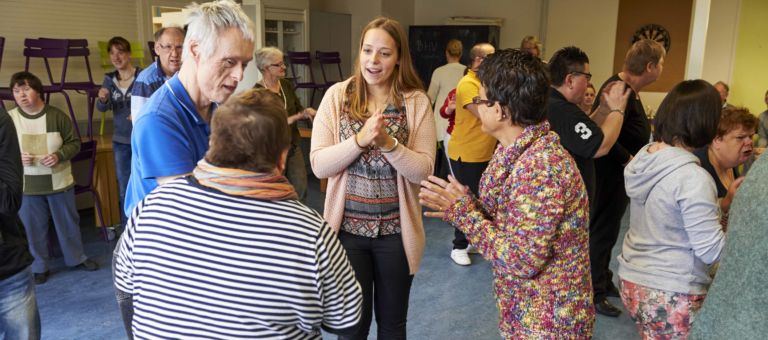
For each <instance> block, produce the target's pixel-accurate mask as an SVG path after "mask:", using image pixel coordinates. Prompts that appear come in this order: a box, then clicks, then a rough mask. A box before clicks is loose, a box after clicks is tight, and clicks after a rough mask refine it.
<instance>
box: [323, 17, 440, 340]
mask: <svg viewBox="0 0 768 340" xmlns="http://www.w3.org/2000/svg"><path fill="white" fill-rule="evenodd" d="M361 37H362V38H361V40H360V54H359V55H358V62H357V64H356V65H355V72H354V75H353V76H352V77H351V78H350V79H347V80H346V81H343V82H339V83H336V84H335V85H333V86H332V87H331V88H330V89H328V92H327V93H326V94H325V97H324V98H323V101H322V103H320V107H319V108H318V110H317V116H316V118H315V123H314V126H313V128H312V148H311V151H310V162H311V164H312V170H313V171H314V173H315V175H317V177H318V178H328V191H327V193H326V197H325V211H324V213H323V216H324V217H325V219H326V220H327V221H328V223H330V225H331V226H332V227H333V228H334V229H335V230H336V231H337V232H338V233H339V239H340V240H341V243H342V245H343V246H344V248H345V250H346V251H347V256H348V258H349V261H350V262H351V263H352V267H353V268H354V270H355V275H356V277H357V280H358V281H359V282H360V286H361V287H362V290H363V315H362V318H361V320H360V326H359V329H358V332H357V333H356V334H355V335H354V336H351V337H348V338H344V339H367V337H368V331H369V329H370V324H371V316H372V312H373V311H374V310H375V312H376V324H377V329H378V338H379V339H405V329H406V327H405V325H406V319H407V314H408V296H409V294H410V289H411V282H412V280H413V275H414V274H415V273H416V271H417V270H418V268H419V261H420V260H421V256H422V253H423V252H424V228H423V225H422V221H421V207H420V206H419V204H418V192H419V182H420V181H421V180H424V179H426V178H427V176H429V175H430V174H431V173H432V170H433V164H434V159H435V152H436V150H435V143H436V142H435V139H436V137H435V122H434V116H433V115H432V109H431V107H430V106H431V105H430V100H429V98H428V97H427V95H426V94H425V93H424V91H423V87H422V84H421V81H420V80H419V78H418V76H417V75H416V72H415V71H414V69H413V64H412V62H411V57H410V56H411V54H410V51H409V50H408V40H407V37H406V35H405V33H404V31H403V28H402V26H400V23H398V22H397V21H395V20H393V19H389V18H383V17H379V18H376V19H374V20H373V21H371V22H370V23H368V25H367V26H366V27H365V28H364V29H363V32H362V34H361ZM374 301H375V303H374Z"/></svg>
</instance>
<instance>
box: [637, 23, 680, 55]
mask: <svg viewBox="0 0 768 340" xmlns="http://www.w3.org/2000/svg"><path fill="white" fill-rule="evenodd" d="M640 39H651V40H654V41H656V42H658V43H660V44H662V45H663V46H664V49H665V50H666V51H667V53H669V47H670V45H671V44H672V42H671V40H670V38H669V32H668V31H667V29H666V28H664V27H663V26H661V25H657V24H648V25H645V26H643V27H640V29H638V30H637V31H635V34H634V35H633V36H632V43H633V44H634V43H635V42H636V41H638V40H640Z"/></svg>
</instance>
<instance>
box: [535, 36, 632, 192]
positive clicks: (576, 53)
mask: <svg viewBox="0 0 768 340" xmlns="http://www.w3.org/2000/svg"><path fill="white" fill-rule="evenodd" d="M548 67H549V77H550V81H551V82H552V84H551V86H552V89H551V90H550V91H549V99H548V100H547V115H548V119H549V124H550V127H551V129H552V131H555V132H556V133H557V134H558V135H559V136H560V144H562V145H563V147H565V149H566V150H568V152H569V153H570V154H571V156H572V157H573V159H574V160H576V166H577V167H578V168H579V172H581V178H582V179H583V180H584V185H585V186H586V188H587V196H589V203H590V205H591V204H592V202H593V201H594V194H595V160H594V159H595V158H597V157H602V156H604V155H606V154H607V153H608V151H609V150H611V147H613V144H614V143H616V139H617V138H618V137H619V131H620V130H621V123H622V122H623V121H624V108H625V106H626V104H627V96H628V95H629V93H628V92H626V91H624V89H625V85H624V83H623V82H621V81H618V82H615V83H614V84H613V86H612V88H613V87H614V86H615V87H617V88H616V91H606V92H605V93H602V94H601V96H602V98H603V105H600V106H598V107H597V108H595V109H594V110H593V111H592V113H591V114H590V115H587V114H586V113H584V111H582V110H581V109H580V108H579V106H578V104H579V103H581V102H582V101H583V100H584V93H585V92H586V91H587V87H588V85H589V80H590V79H591V78H592V74H590V73H589V57H588V56H587V54H586V53H584V51H582V50H581V49H579V48H578V47H575V46H569V47H564V48H561V49H560V50H558V51H557V52H555V54H554V55H552V58H551V59H550V60H549V63H548ZM612 88H611V89H612Z"/></svg>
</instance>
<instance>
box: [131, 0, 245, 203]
mask: <svg viewBox="0 0 768 340" xmlns="http://www.w3.org/2000/svg"><path fill="white" fill-rule="evenodd" d="M188 9H189V11H190V12H189V13H188V17H187V24H188V31H187V35H186V38H185V40H184V51H183V52H182V61H183V63H182V65H181V69H180V70H179V73H178V74H177V75H175V76H173V77H172V78H171V79H169V80H168V81H167V82H166V83H165V84H164V85H163V86H162V87H161V88H160V89H158V90H157V91H156V92H155V93H154V94H153V95H152V97H151V98H150V99H149V101H148V102H147V103H146V104H145V105H144V107H142V109H141V112H140V113H139V117H138V118H137V119H136V120H135V121H134V127H133V135H132V136H131V148H132V150H133V159H132V160H131V178H130V180H129V181H128V189H127V190H126V194H125V206H124V209H125V215H126V216H130V214H131V211H132V210H133V208H134V206H136V204H137V203H138V202H139V201H141V200H142V199H143V198H144V196H146V195H147V194H148V193H149V192H150V191H152V189H154V188H155V187H157V186H158V185H160V184H162V183H164V182H166V181H168V180H170V179H172V178H175V177H179V176H183V175H186V174H188V173H189V172H190V171H192V169H194V167H195V165H196V164H197V161H199V160H200V159H202V158H203V155H205V152H206V151H207V150H208V134H209V133H210V128H209V126H208V123H209V122H210V120H211V114H212V113H213V111H214V110H215V109H216V106H217V105H218V104H219V103H222V102H224V101H225V100H226V99H227V98H229V96H230V95H231V94H232V93H234V92H235V89H236V88H237V84H238V82H240V81H241V80H242V79H243V73H244V71H245V67H246V65H248V62H249V61H250V60H251V59H252V58H253V48H254V35H253V23H252V22H251V20H250V19H249V18H248V17H247V16H246V15H245V13H244V12H243V10H242V9H241V8H240V5H238V4H236V3H234V2H233V1H231V0H219V1H214V2H209V3H205V4H202V5H197V4H192V5H190V6H189V7H188Z"/></svg>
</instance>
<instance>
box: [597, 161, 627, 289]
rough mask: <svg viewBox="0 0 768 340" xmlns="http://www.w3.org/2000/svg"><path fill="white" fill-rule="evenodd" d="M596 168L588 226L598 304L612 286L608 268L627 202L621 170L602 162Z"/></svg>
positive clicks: (622, 171) (611, 275) (607, 162)
mask: <svg viewBox="0 0 768 340" xmlns="http://www.w3.org/2000/svg"><path fill="white" fill-rule="evenodd" d="M595 165H596V166H595V170H596V171H595V172H596V178H597V187H596V190H595V202H594V204H593V205H592V212H591V214H590V223H589V260H590V263H591V270H592V287H593V289H594V301H595V303H597V302H600V301H603V300H605V298H606V294H607V293H608V289H609V288H610V287H611V285H613V282H612V279H613V272H611V270H610V269H608V265H609V264H610V262H611V251H612V250H613V247H614V246H615V245H616V241H617V240H618V238H619V230H620V229H621V218H622V217H623V216H624V213H625V212H626V211H627V205H629V198H628V197H627V193H626V189H625V188H624V168H623V167H621V166H619V165H616V164H613V163H609V161H608V160H605V159H602V160H600V159H598V160H597V161H596V164H595Z"/></svg>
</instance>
